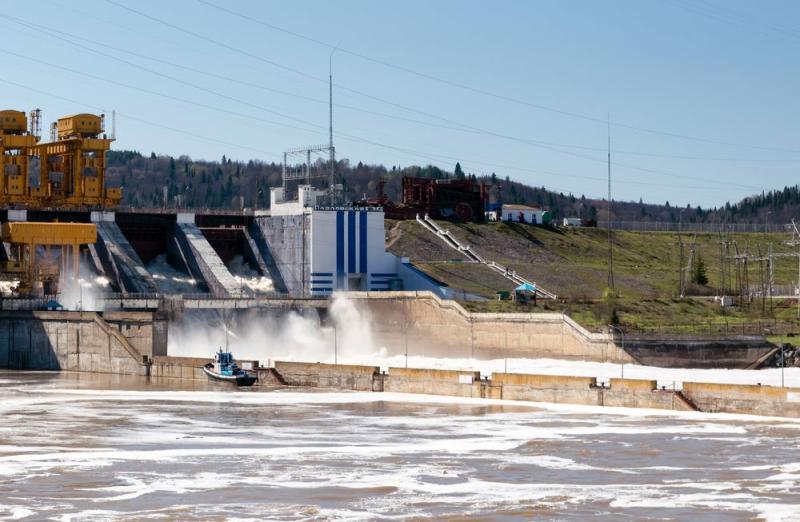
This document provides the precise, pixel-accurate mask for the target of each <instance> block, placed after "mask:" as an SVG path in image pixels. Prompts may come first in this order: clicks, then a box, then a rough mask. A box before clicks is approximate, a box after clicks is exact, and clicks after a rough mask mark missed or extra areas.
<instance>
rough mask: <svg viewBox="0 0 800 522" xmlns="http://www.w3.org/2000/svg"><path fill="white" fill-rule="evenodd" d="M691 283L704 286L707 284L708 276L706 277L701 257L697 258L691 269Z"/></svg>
mask: <svg viewBox="0 0 800 522" xmlns="http://www.w3.org/2000/svg"><path fill="white" fill-rule="evenodd" d="M692 283H695V284H698V285H701V286H705V285H707V284H708V275H706V264H705V262H704V261H703V258H702V257H699V256H698V258H697V262H696V263H695V264H694V267H693V268H692Z"/></svg>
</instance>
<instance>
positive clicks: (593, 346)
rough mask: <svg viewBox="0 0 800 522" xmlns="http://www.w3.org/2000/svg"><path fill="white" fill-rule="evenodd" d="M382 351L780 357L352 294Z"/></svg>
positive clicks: (717, 362) (720, 361) (745, 344)
mask: <svg viewBox="0 0 800 522" xmlns="http://www.w3.org/2000/svg"><path fill="white" fill-rule="evenodd" d="M343 295H346V297H347V298H348V299H349V300H351V302H353V303H354V304H355V306H356V307H357V308H358V309H359V310H360V311H361V313H362V314H363V315H365V316H367V317H369V318H370V323H371V325H372V327H373V336H374V338H375V340H376V342H377V344H379V345H381V346H386V347H387V348H388V349H389V350H390V352H393V353H404V351H405V346H406V343H407V344H408V347H409V353H410V355H430V356H434V357H459V358H478V359H495V358H506V357H520V358H523V357H527V358H553V359H571V360H584V361H597V362H614V363H623V362H624V363H638V364H650V365H654V366H663V367H672V368H747V367H750V366H751V365H752V364H753V363H755V362H757V361H758V360H759V359H761V358H762V357H763V356H764V355H767V354H769V352H770V351H772V350H774V348H775V347H774V346H772V345H770V344H769V343H767V342H766V341H765V340H764V339H763V337H761V338H753V337H741V336H732V337H729V338H724V339H721V338H715V339H710V338H700V337H697V338H691V339H681V338H669V337H660V338H648V339H645V338H642V337H636V338H627V339H625V350H623V349H622V346H621V344H622V343H621V338H617V339H615V338H613V337H612V336H609V335H607V334H605V333H594V332H589V331H588V330H586V329H585V328H583V327H582V326H581V325H579V324H578V323H576V322H575V321H574V320H572V319H571V318H570V317H569V316H567V315H564V314H560V313H522V314H513V313H503V314H491V313H470V312H467V311H466V310H465V309H464V308H463V307H462V306H461V305H459V304H458V303H457V302H456V301H452V300H445V299H440V298H439V297H438V296H437V295H435V294H433V293H431V292H347V293H346V294H343Z"/></svg>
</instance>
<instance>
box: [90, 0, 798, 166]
mask: <svg viewBox="0 0 800 522" xmlns="http://www.w3.org/2000/svg"><path fill="white" fill-rule="evenodd" d="M106 1H107V2H110V3H112V4H115V5H119V4H118V3H117V2H115V1H114V0H106ZM196 1H197V2H199V3H201V4H204V5H207V6H209V7H212V8H214V9H218V10H220V11H222V12H225V13H228V14H230V15H232V16H235V17H238V18H241V19H244V20H247V21H250V22H252V23H255V24H258V25H262V26H264V27H268V28H270V29H273V30H277V31H280V32H283V33H286V34H289V35H292V36H294V37H297V38H302V39H304V40H307V41H310V42H313V43H316V44H318V45H322V46H324V47H328V48H333V47H334V46H333V45H332V44H330V43H328V42H324V41H322V40H318V39H316V38H312V37H310V36H307V35H304V34H301V33H298V32H296V31H291V30H289V29H285V28H283V27H280V26H277V25H275V24H271V23H268V22H264V21H263V20H259V19H256V18H254V17H251V16H248V15H246V14H243V13H240V12H237V11H234V10H232V9H229V8H226V7H222V6H220V5H218V4H215V3H213V2H210V1H209V0H196ZM148 18H151V19H153V18H152V17H148ZM339 52H342V53H346V54H349V55H351V56H354V57H357V58H360V59H362V60H366V61H369V62H372V63H375V64H379V65H382V66H384V67H389V68H392V69H396V70H399V71H403V72H406V73H409V74H413V75H415V76H418V77H421V78H425V79H428V80H431V81H435V82H438V83H442V84H445V85H448V86H451V87H457V88H459V89H463V90H467V91H470V92H473V93H476V94H481V95H484V96H489V97H492V98H496V99H499V100H503V101H506V102H510V103H514V104H517V105H523V106H527V107H531V108H534V109H539V110H543V111H548V112H552V113H556V114H560V115H563V116H569V117H572V118H579V119H583V120H586V121H591V122H594V123H599V124H602V125H606V121H605V120H604V119H602V118H598V117H595V116H590V115H586V114H581V113H577V112H572V111H566V110H563V109H558V108H554V107H549V106H546V105H541V104H537V103H531V102H529V101H526V100H521V99H519V98H514V97H511V96H507V95H503V94H497V93H494V92H491V91H487V90H485V89H480V88H477V87H473V86H471V85H467V84H464V83H460V82H455V81H453V80H448V79H447V78H442V77H439V76H435V75H432V74H428V73H424V72H420V71H417V70H414V69H411V68H409V67H405V66H402V65H398V64H395V63H391V62H388V61H385V60H380V59H377V58H373V57H370V56H367V55H365V54H362V53H358V52H356V51H352V50H349V49H346V48H341V47H340V48H339ZM612 126H614V127H620V128H625V129H629V130H635V131H639V132H646V133H650V134H657V135H661V136H668V137H672V138H678V139H683V140H690V141H698V142H703V143H711V144H715V145H724V146H731V147H742V148H750V149H756V150H764V151H771V152H789V153H793V154H797V153H800V150H797V149H785V148H779V147H766V146H760V145H752V144H746V143H734V142H728V141H721V140H715V139H709V138H702V137H698V136H690V135H685V134H679V133H675V132H669V131H663V130H658V129H652V128H647V127H641V126H637V125H628V124H624V123H619V122H615V123H612Z"/></svg>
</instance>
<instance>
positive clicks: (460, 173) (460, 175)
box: [453, 162, 465, 179]
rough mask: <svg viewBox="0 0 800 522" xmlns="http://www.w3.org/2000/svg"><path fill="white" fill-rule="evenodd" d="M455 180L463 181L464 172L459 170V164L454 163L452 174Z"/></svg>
mask: <svg viewBox="0 0 800 522" xmlns="http://www.w3.org/2000/svg"><path fill="white" fill-rule="evenodd" d="M453 174H455V178H456V179H464V177H465V176H464V170H463V169H462V168H461V163H460V162H456V170H455V171H454V172H453Z"/></svg>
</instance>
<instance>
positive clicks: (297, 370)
mask: <svg viewBox="0 0 800 522" xmlns="http://www.w3.org/2000/svg"><path fill="white" fill-rule="evenodd" d="M275 371H276V372H277V373H278V374H279V375H280V376H281V377H283V380H284V382H285V384H287V385H289V386H306V387H319V388H338V389H347V390H359V391H376V392H379V391H387V392H396V393H424V394H430V395H444V396H453V397H470V398H490V399H506V400H521V401H532V402H549V403H557V404H578V405H588V406H609V407H626V408H653V409H665V410H678V411H704V412H728V413H743V414H751V415H775V416H787V417H800V388H771V387H766V386H742V385H729V384H702V383H684V384H683V392H681V391H673V390H669V389H667V390H663V389H658V387H657V383H656V381H652V380H643V379H611V380H610V382H609V386H608V387H604V386H599V385H598V383H597V380H596V379H594V378H591V377H572V376H559V375H529V374H518V373H496V374H493V375H492V378H491V379H483V380H481V379H480V374H479V373H478V372H469V371H457V370H435V369H422V368H389V369H388V372H387V373H386V374H381V373H380V372H379V369H378V367H374V366H349V365H338V366H337V365H332V364H319V363H298V362H276V363H275Z"/></svg>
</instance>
